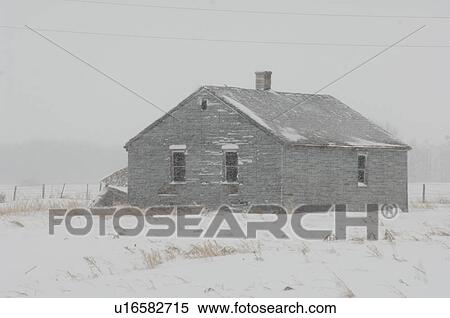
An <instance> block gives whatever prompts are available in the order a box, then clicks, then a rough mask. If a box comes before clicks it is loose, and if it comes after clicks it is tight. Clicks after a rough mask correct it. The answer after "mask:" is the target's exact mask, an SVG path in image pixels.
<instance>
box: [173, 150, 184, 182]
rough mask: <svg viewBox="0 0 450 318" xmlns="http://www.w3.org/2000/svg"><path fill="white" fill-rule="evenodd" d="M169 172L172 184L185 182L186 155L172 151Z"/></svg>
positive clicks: (182, 152)
mask: <svg viewBox="0 0 450 318" xmlns="http://www.w3.org/2000/svg"><path fill="white" fill-rule="evenodd" d="M171 170H172V181H173V182H184V181H185V180H186V179H185V178H186V154H185V152H184V151H179V150H178V151H172V161H171Z"/></svg>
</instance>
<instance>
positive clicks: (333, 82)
mask: <svg viewBox="0 0 450 318" xmlns="http://www.w3.org/2000/svg"><path fill="white" fill-rule="evenodd" d="M425 27H426V25H422V26H421V27H420V28H418V29H416V30H414V31H413V32H411V33H409V34H407V35H405V36H404V37H402V38H401V39H400V40H398V41H396V42H394V43H392V44H391V45H389V46H388V47H387V48H385V49H383V50H381V51H380V52H378V53H377V54H375V55H374V56H372V57H370V58H368V59H367V60H365V61H364V62H362V63H360V64H358V65H357V66H355V67H354V68H352V69H351V70H349V71H348V72H346V73H344V74H342V75H341V76H339V77H338V78H336V79H335V80H333V81H331V82H329V83H328V84H326V85H325V86H322V87H321V88H320V89H318V90H317V91H315V92H314V93H313V94H312V95H311V96H308V98H306V99H305V100H304V101H302V102H300V103H296V104H295V105H294V106H292V107H290V108H289V109H288V110H285V111H283V112H281V113H279V114H278V115H276V116H275V117H273V118H272V120H274V119H276V118H278V117H280V116H281V115H284V114H286V113H288V112H290V111H292V110H293V109H294V108H296V107H298V106H300V105H303V104H304V103H306V102H308V101H309V100H311V99H312V98H313V97H314V96H316V95H317V94H319V93H320V92H322V91H323V90H325V89H327V88H328V87H330V86H331V85H333V84H336V83H337V82H339V81H340V80H342V79H343V78H344V77H347V76H348V75H350V74H351V73H353V72H354V71H356V70H358V69H360V68H361V67H363V66H364V65H366V64H368V63H370V62H371V61H373V60H374V59H376V58H377V57H379V56H380V55H382V54H384V53H386V52H387V51H389V50H390V49H392V48H393V47H394V46H396V45H398V44H399V43H401V42H403V41H404V40H406V39H408V38H410V37H411V36H413V35H414V34H416V33H417V32H419V31H420V30H422V29H423V28H425Z"/></svg>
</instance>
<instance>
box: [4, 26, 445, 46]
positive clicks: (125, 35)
mask: <svg viewBox="0 0 450 318" xmlns="http://www.w3.org/2000/svg"><path fill="white" fill-rule="evenodd" d="M0 28H6V29H15V30H26V28H25V27H21V26H5V25H0ZM34 30H37V31H41V32H55V33H69V34H79V35H87V36H102V37H121V38H130V39H154V40H173V41H199V42H213V43H214V42H216V43H234V44H259V45H288V46H323V47H375V48H385V47H388V46H389V45H388V44H376V43H339V42H334V43H333V42H300V41H299V42H295V41H259V40H235V39H214V38H197V37H177V36H162V35H149V34H132V33H110V32H92V31H76V30H65V29H54V28H34ZM397 47H402V48H450V45H422V44H405V45H397Z"/></svg>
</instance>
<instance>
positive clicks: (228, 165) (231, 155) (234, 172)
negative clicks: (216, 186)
mask: <svg viewBox="0 0 450 318" xmlns="http://www.w3.org/2000/svg"><path fill="white" fill-rule="evenodd" d="M224 154H225V159H224V176H225V181H226V182H237V181H238V154H237V152H236V151H225V152H224Z"/></svg>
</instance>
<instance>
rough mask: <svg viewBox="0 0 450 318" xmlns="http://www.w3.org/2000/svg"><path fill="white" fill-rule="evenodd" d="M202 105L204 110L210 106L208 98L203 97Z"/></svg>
mask: <svg viewBox="0 0 450 318" xmlns="http://www.w3.org/2000/svg"><path fill="white" fill-rule="evenodd" d="M201 106H202V110H206V108H208V100H207V99H205V98H203V99H202V103H201Z"/></svg>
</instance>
